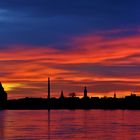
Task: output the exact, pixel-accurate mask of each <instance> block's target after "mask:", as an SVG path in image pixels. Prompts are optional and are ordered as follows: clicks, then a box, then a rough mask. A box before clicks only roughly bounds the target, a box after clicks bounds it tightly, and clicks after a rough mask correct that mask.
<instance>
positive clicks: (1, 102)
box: [0, 82, 7, 108]
mask: <svg viewBox="0 0 140 140" xmlns="http://www.w3.org/2000/svg"><path fill="white" fill-rule="evenodd" d="M6 102H7V93H6V92H5V90H4V88H3V86H2V83H1V82H0V108H3V107H4V106H5V105H6Z"/></svg>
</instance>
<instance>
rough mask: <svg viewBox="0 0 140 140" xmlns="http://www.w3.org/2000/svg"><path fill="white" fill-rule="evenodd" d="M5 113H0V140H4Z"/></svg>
mask: <svg viewBox="0 0 140 140" xmlns="http://www.w3.org/2000/svg"><path fill="white" fill-rule="evenodd" d="M5 113H6V112H5V111H0V139H2V140H3V139H4V135H5V134H4V130H5V124H4V123H5Z"/></svg>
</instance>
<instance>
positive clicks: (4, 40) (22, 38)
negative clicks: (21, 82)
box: [0, 0, 140, 46]
mask: <svg viewBox="0 0 140 140" xmlns="http://www.w3.org/2000/svg"><path fill="white" fill-rule="evenodd" d="M139 5H140V2H139V1H138V0H133V1H132V0H127V1H122V0H113V1H112V0H106V1H105V0H71V1H66V0H59V1H58V0H1V3H0V25H1V26H0V36H1V37H0V44H1V45H3V44H38V45H45V44H55V46H56V44H58V46H60V45H62V44H63V41H64V37H70V36H73V35H80V34H84V33H91V32H96V31H98V30H104V29H114V28H132V27H137V26H139V24H140V9H139ZM64 42H65V41H64Z"/></svg>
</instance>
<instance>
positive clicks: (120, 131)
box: [0, 110, 140, 140]
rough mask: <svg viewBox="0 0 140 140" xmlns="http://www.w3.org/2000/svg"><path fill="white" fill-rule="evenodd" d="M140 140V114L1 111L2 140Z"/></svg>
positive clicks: (81, 111) (74, 111) (136, 112)
mask: <svg viewBox="0 0 140 140" xmlns="http://www.w3.org/2000/svg"><path fill="white" fill-rule="evenodd" d="M49 139H50V140H85V139H86V140H140V111H122V110H116V111H105V110H72V111H71V110H52V111H50V112H48V111H47V110H41V111H39V110H37V111H33V110H31V111H30V110H23V111H14V110H12V111H10V110H6V111H0V140H49Z"/></svg>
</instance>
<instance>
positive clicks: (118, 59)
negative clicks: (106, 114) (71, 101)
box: [0, 0, 140, 98]
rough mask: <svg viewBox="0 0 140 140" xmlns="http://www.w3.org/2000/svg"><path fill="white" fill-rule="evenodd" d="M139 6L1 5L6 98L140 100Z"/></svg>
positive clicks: (38, 1) (113, 0) (44, 0)
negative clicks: (128, 97) (85, 92)
mask: <svg viewBox="0 0 140 140" xmlns="http://www.w3.org/2000/svg"><path fill="white" fill-rule="evenodd" d="M139 5H140V1H139V0H123V1H122V0H70V1H66V0H1V2H0V81H1V82H2V83H3V86H4V88H5V90H6V91H7V93H8V97H9V98H22V97H26V96H28V97H47V79H48V77H51V95H52V96H53V97H59V95H60V93H61V90H63V91H64V95H65V96H68V95H69V93H72V92H76V95H77V96H79V97H80V96H82V95H83V89H84V86H87V89H88V95H89V96H99V97H103V96H113V94H114V92H116V94H117V96H118V97H123V96H125V95H129V94H130V93H131V92H134V93H136V94H138V95H140V8H139Z"/></svg>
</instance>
